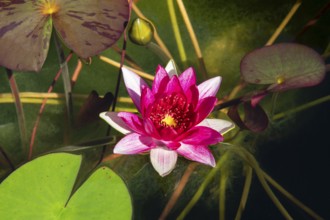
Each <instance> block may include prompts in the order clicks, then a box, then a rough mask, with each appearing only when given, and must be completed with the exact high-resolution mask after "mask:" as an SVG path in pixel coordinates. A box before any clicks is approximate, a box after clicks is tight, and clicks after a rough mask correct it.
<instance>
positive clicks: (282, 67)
mask: <svg viewBox="0 0 330 220" xmlns="http://www.w3.org/2000/svg"><path fill="white" fill-rule="evenodd" d="M325 70H326V68H325V63H324V60H323V59H322V57H321V56H320V55H319V54H318V53H317V52H316V51H314V50H313V49H311V48H309V47H307V46H304V45H300V44H296V43H279V44H276V45H272V46H267V47H263V48H260V49H256V50H254V51H252V52H250V53H248V54H247V55H246V56H245V57H244V58H243V59H242V61H241V74H242V76H243V79H244V80H245V81H246V82H249V83H255V84H271V85H270V86H269V88H268V89H269V90H272V91H283V90H287V89H293V88H299V87H308V86H313V85H316V84H318V83H320V82H321V81H322V79H323V78H324V76H325Z"/></svg>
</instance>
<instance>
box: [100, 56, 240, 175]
mask: <svg viewBox="0 0 330 220" xmlns="http://www.w3.org/2000/svg"><path fill="white" fill-rule="evenodd" d="M122 71H123V77H124V81H125V85H126V87H127V91H128V93H129V95H130V96H131V98H132V100H133V102H134V104H135V106H136V108H137V109H138V110H139V112H140V113H141V116H138V115H137V114H133V113H129V112H119V113H118V112H103V113H101V114H100V117H101V118H103V119H104V120H105V121H106V122H108V123H109V124H110V125H111V126H112V127H113V128H115V129H117V130H118V131H119V132H121V133H123V134H126V136H125V137H124V138H122V139H121V140H120V141H119V142H118V143H117V144H116V146H115V148H114V153H116V154H139V153H145V152H150V160H151V163H152V165H153V167H154V168H155V170H156V171H157V172H158V173H159V174H160V175H161V176H165V175H167V174H169V173H170V172H171V171H172V170H173V169H174V167H175V164H176V161H177V157H178V155H181V156H183V157H185V158H187V159H189V160H192V161H197V162H200V163H203V164H207V165H210V166H212V167H214V166H215V160H214V157H213V155H212V153H211V151H210V150H209V148H208V146H209V145H212V144H216V143H219V142H221V141H223V136H222V134H223V133H224V132H226V131H228V130H229V129H231V128H233V126H234V125H233V123H231V122H229V121H225V120H221V119H206V117H207V116H208V115H209V114H210V113H211V111H212V110H213V108H214V105H215V103H216V101H217V98H216V97H215V95H216V93H217V91H218V89H219V87H220V82H221V77H219V76H218V77H214V78H212V79H209V80H207V81H205V82H203V83H202V84H200V85H198V86H197V85H196V76H195V72H194V70H193V68H188V69H187V70H185V71H184V72H183V73H182V74H181V75H179V76H178V74H177V71H176V68H175V64H174V62H173V61H170V62H169V64H168V65H167V66H166V68H165V69H164V68H163V67H161V66H158V68H157V71H156V75H155V79H154V82H153V84H152V87H151V88H149V86H148V84H147V83H146V82H145V81H144V80H143V79H142V78H140V77H139V76H138V75H137V74H135V73H133V72H132V71H130V70H128V69H126V68H123V69H122Z"/></svg>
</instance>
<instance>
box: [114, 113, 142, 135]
mask: <svg viewBox="0 0 330 220" xmlns="http://www.w3.org/2000/svg"><path fill="white" fill-rule="evenodd" d="M118 116H119V117H120V118H121V119H122V120H123V121H124V122H125V123H126V125H127V127H129V128H130V129H131V130H132V131H134V132H136V133H139V134H145V130H144V126H143V119H141V118H140V117H139V116H137V115H136V114H133V113H130V112H119V113H118Z"/></svg>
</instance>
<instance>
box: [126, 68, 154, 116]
mask: <svg viewBox="0 0 330 220" xmlns="http://www.w3.org/2000/svg"><path fill="white" fill-rule="evenodd" d="M122 72H123V78H124V82H125V85H126V88H127V92H128V94H129V95H130V97H131V98H132V100H133V102H134V104H135V106H136V108H137V109H138V110H139V111H140V109H141V108H140V100H141V89H142V87H148V84H147V83H146V82H145V81H144V80H143V79H142V78H141V77H140V76H138V75H137V74H135V73H134V72H132V71H130V70H129V69H126V68H124V67H123V68H122Z"/></svg>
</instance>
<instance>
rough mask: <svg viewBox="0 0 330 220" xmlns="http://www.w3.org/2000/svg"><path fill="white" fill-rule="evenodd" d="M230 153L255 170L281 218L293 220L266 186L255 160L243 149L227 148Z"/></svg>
mask: <svg viewBox="0 0 330 220" xmlns="http://www.w3.org/2000/svg"><path fill="white" fill-rule="evenodd" d="M229 149H230V151H232V152H235V153H236V154H237V155H239V156H240V157H241V158H242V159H244V160H245V161H246V162H248V163H249V165H250V166H251V167H252V168H253V169H254V170H255V172H256V175H257V177H258V179H259V181H260V183H261V185H262V187H263V188H264V190H265V192H266V193H267V194H268V196H269V198H270V199H271V200H272V202H273V203H274V205H275V206H276V207H277V208H278V210H279V211H280V212H281V214H282V215H283V217H284V218H285V219H287V220H293V218H292V217H291V215H290V214H289V213H288V211H287V210H286V209H285V208H284V206H283V205H282V203H281V202H280V201H279V200H278V198H277V197H276V195H275V194H274V192H273V191H272V189H271V188H270V186H269V185H268V183H267V181H266V179H265V176H264V174H263V171H262V170H261V168H260V167H259V165H258V162H257V161H256V160H255V158H254V157H253V156H252V155H251V154H250V153H249V152H248V151H247V150H246V149H244V148H243V147H235V146H232V147H231V148H229Z"/></svg>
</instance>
